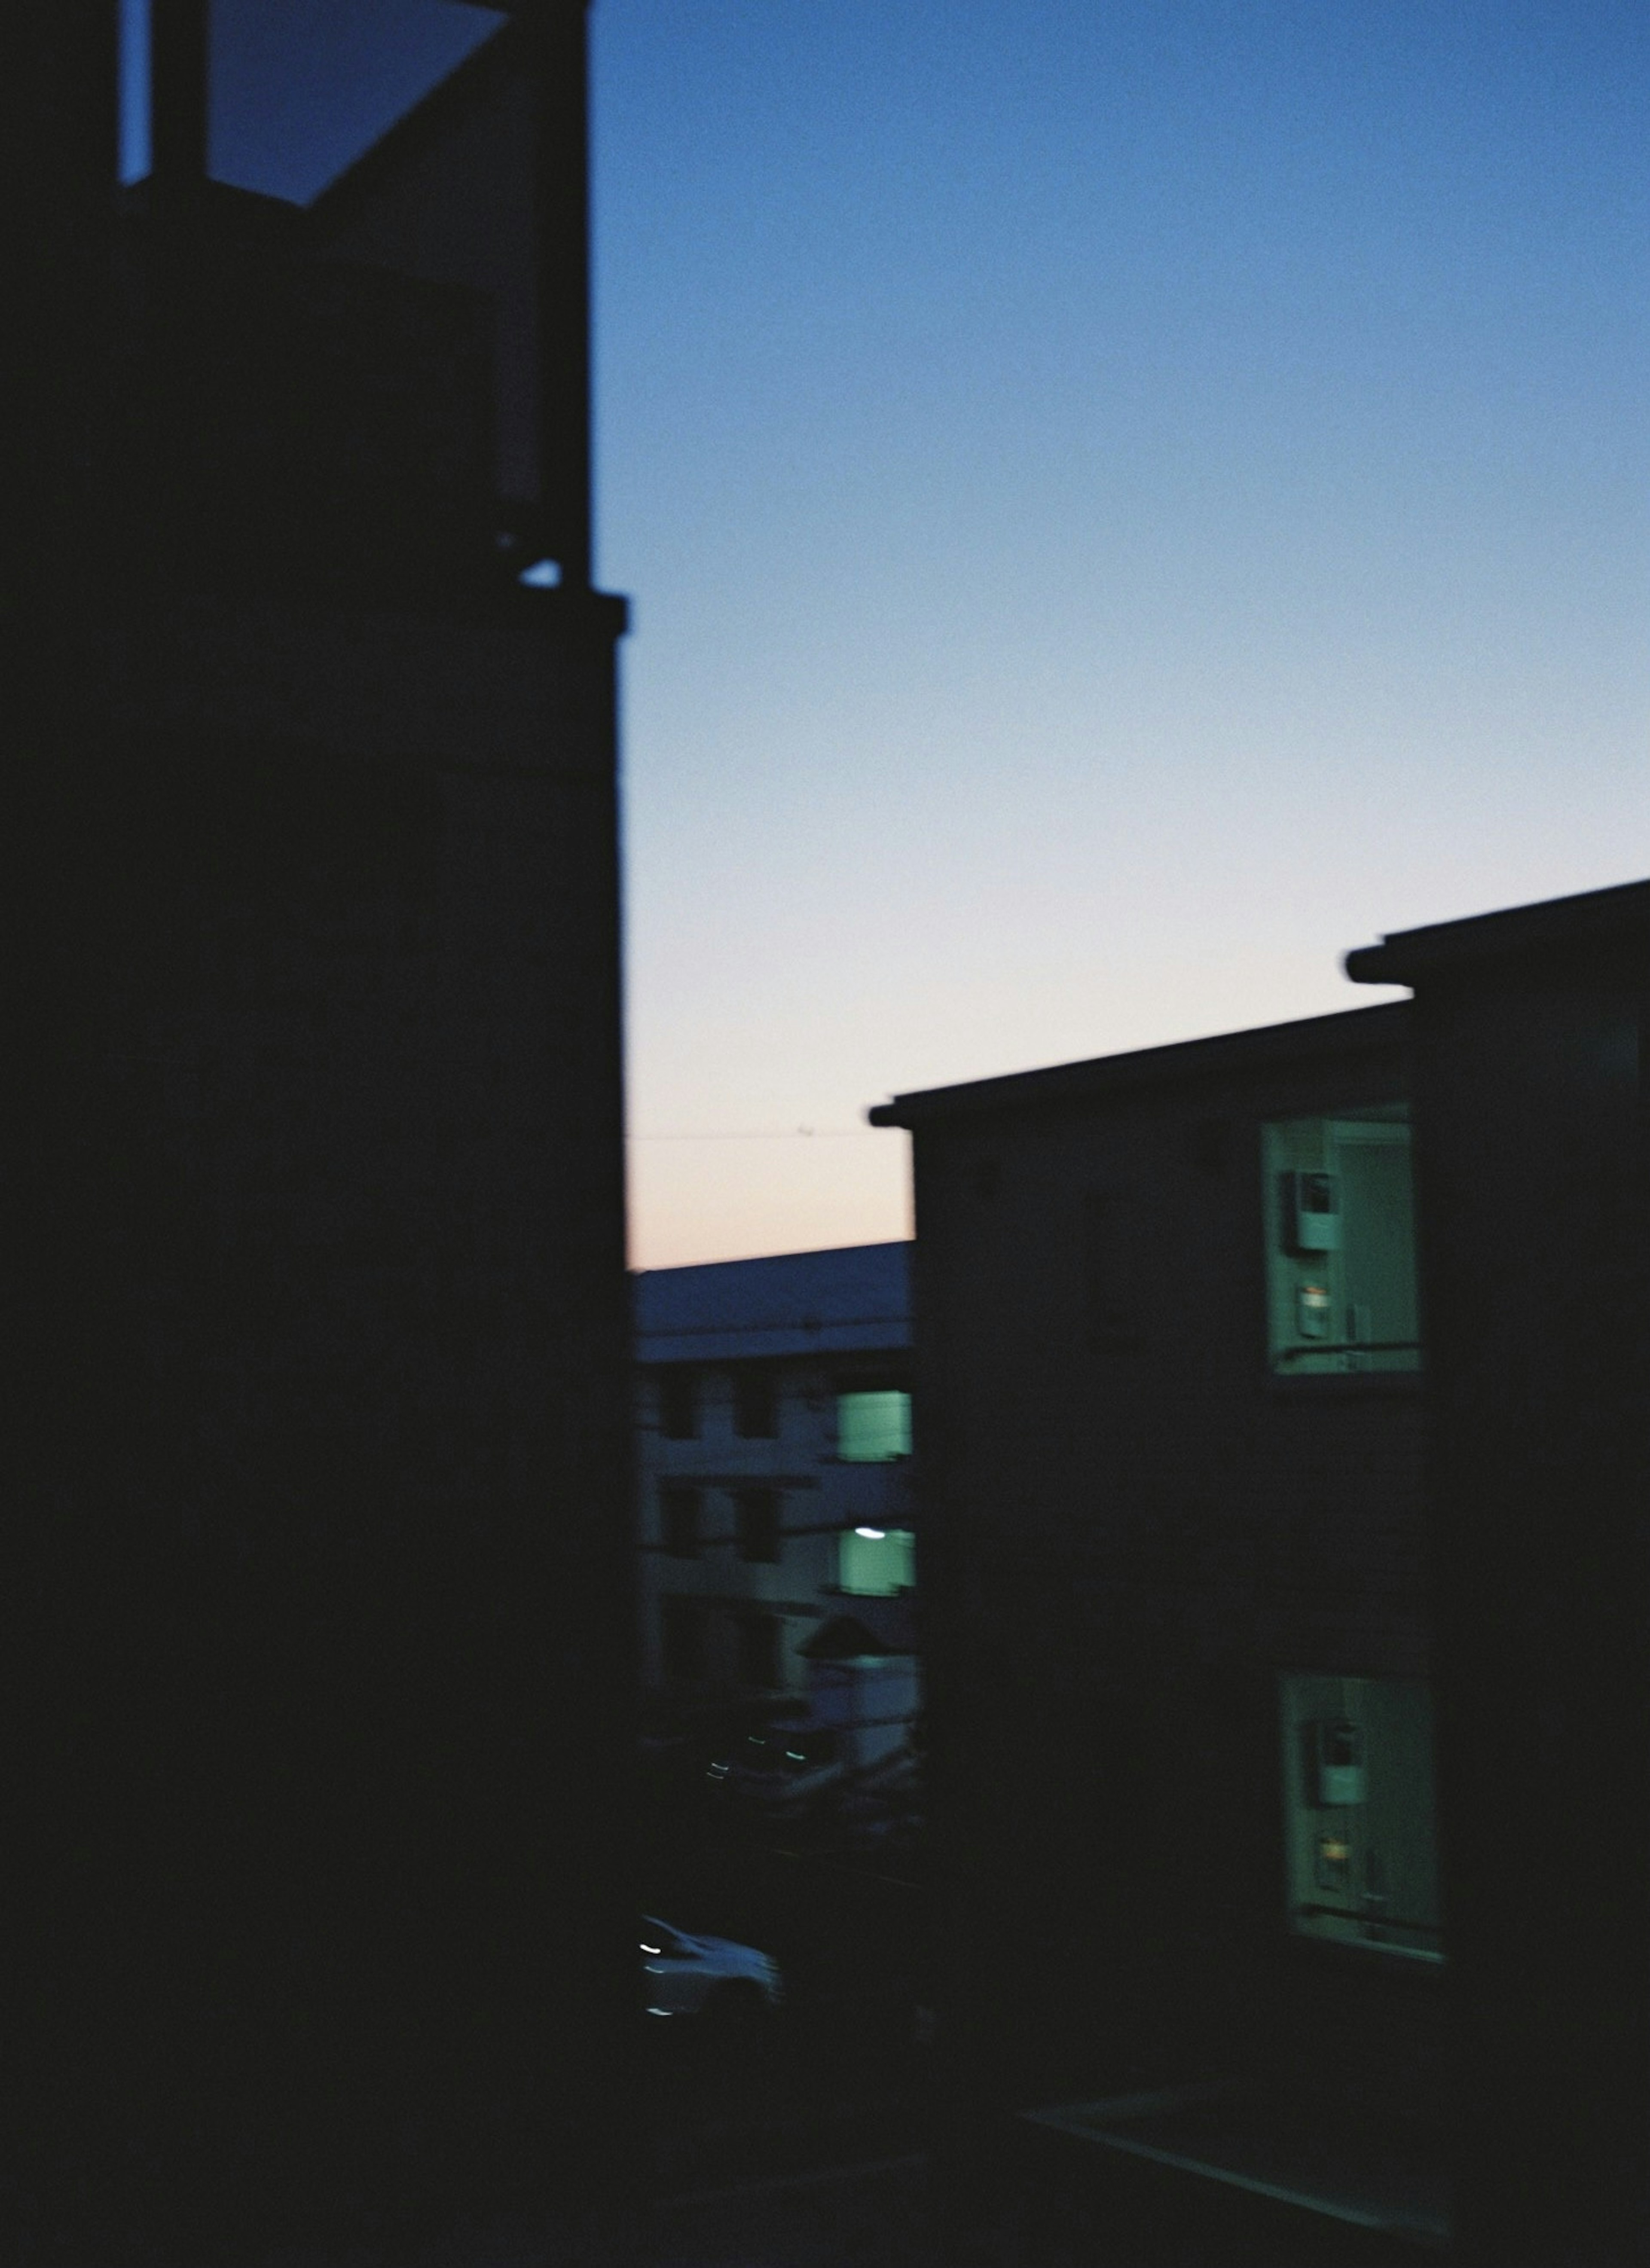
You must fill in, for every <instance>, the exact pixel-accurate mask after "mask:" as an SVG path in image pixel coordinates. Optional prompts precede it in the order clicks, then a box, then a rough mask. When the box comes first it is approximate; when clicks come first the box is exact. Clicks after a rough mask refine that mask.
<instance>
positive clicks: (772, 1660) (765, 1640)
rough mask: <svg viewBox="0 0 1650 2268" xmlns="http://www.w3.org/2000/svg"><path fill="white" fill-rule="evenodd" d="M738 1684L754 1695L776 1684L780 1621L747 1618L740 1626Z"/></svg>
mask: <svg viewBox="0 0 1650 2268" xmlns="http://www.w3.org/2000/svg"><path fill="white" fill-rule="evenodd" d="M739 1682H740V1684H741V1685H744V1686H748V1687H750V1688H751V1689H752V1690H755V1691H757V1692H762V1693H767V1692H771V1691H772V1690H774V1688H775V1687H776V1686H777V1684H778V1683H779V1617H778V1616H777V1615H747V1616H744V1617H743V1618H742V1619H741V1621H740V1625H739Z"/></svg>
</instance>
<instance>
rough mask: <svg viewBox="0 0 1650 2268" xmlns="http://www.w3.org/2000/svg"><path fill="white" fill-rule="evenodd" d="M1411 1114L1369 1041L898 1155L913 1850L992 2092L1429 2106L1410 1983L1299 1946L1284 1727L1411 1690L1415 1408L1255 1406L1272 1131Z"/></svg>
mask: <svg viewBox="0 0 1650 2268" xmlns="http://www.w3.org/2000/svg"><path fill="white" fill-rule="evenodd" d="M1353 1030H1354V1031H1355V1030H1356V1027H1353ZM1406 1085H1407V1068H1406V1064H1405V1061H1404V1057H1403V1048H1402V1044H1401V1042H1398V1041H1396V1039H1395V1037H1394V1035H1393V1034H1392V1032H1391V1031H1390V1030H1389V1031H1388V1032H1387V1034H1386V1035H1385V1036H1384V1039H1383V1042H1382V1043H1381V1045H1380V1046H1379V1047H1375V1046H1373V1045H1372V1044H1371V1042H1370V1039H1369V1035H1363V1036H1362V1038H1361V1040H1360V1041H1359V1042H1356V1043H1354V1042H1353V1041H1352V1038H1351V1037H1349V1038H1348V1039H1347V1040H1346V1041H1345V1042H1343V1044H1342V1047H1341V1048H1340V1049H1338V1050H1337V1049H1336V1048H1335V1047H1334V1046H1333V1045H1332V1044H1326V1045H1323V1046H1322V1049H1321V1052H1320V1055H1319V1057H1318V1058H1317V1059H1316V1060H1313V1059H1311V1058H1309V1057H1308V1058H1307V1060H1305V1061H1303V1062H1301V1063H1300V1064H1294V1065H1286V1066H1284V1067H1281V1068H1280V1067H1278V1066H1277V1065H1276V1064H1274V1065H1271V1066H1270V1067H1266V1068H1263V1069H1258V1070H1256V1071H1254V1072H1252V1073H1250V1074H1248V1075H1245V1074H1244V1073H1243V1072H1241V1071H1230V1072H1227V1073H1225V1074H1223V1075H1221V1076H1220V1077H1219V1078H1212V1077H1206V1078H1204V1079H1193V1078H1190V1077H1183V1078H1182V1079H1178V1080H1176V1081H1174V1082H1169V1081H1165V1082H1164V1083H1162V1084H1161V1085H1160V1086H1157V1087H1155V1088H1153V1087H1150V1086H1146V1087H1143V1088H1141V1089H1138V1090H1137V1091H1135V1092H1134V1093H1132V1094H1123V1095H1118V1096H1115V1097H1113V1098H1112V1099H1109V1100H1096V1101H1094V1102H1092V1103H1090V1104H1087V1105H1084V1104H1083V1103H1081V1102H1079V1101H1072V1102H1071V1103H1070V1104H1068V1105H1066V1106H1064V1108H1059V1109H1055V1108H1044V1109H1042V1110H1036V1111H1033V1110H1029V1109H1028V1110H1026V1111H1024V1112H1023V1113H1021V1114H1020V1115H1015V1114H1013V1113H1012V1112H1009V1111H1006V1110H1005V1111H1004V1112H1003V1113H1002V1114H1001V1115H1000V1116H997V1117H995V1118H993V1119H982V1118H974V1119H972V1120H970V1119H969V1118H967V1117H965V1116H963V1115H962V1114H961V1113H959V1114H958V1115H957V1116H956V1117H955V1118H954V1120H953V1121H951V1122H949V1123H944V1122H941V1123H933V1124H932V1125H929V1124H922V1123H919V1125H918V1128H917V1134H916V1151H917V1218H918V1236H917V1248H916V1249H917V1335H916V1342H917V1365H918V1369H917V1399H916V1409H915V1419H916V1433H917V1457H918V1460H919V1471H920V1473H921V1476H922V1484H923V1488H924V1511H923V1521H924V1525H923V1530H922V1543H921V1555H922V1557H921V1571H920V1572H921V1580H922V1582H923V1586H924V1596H925V1598H926V1600H927V1602H928V1624H929V1633H930V1646H931V1674H932V1688H931V1690H932V1727H933V1740H932V1754H933V1765H934V1771H935V1777H936V1786H937V1793H936V1815H937V1819H938V1830H939V1835H940V1837H941V1839H942V1845H943V1851H942V1855H941V1856H940V1859H939V1865H940V1872H941V1877H942V1879H944V1880H945V1881H947V1883H948V1884H950V1885H951V1889H950V1892H949V1905H950V1918H949V1925H948V1927H949V1938H950V1952H949V1961H950V1980H951V1992H952V2002H953V2005H954V2007H956V2008H957V2009H958V2011H959V2012H960V2024H959V2027H958V2028H957V2030H956V2032H955V2034H954V2036H955V2037H958V2038H960V2039H961V2043H962V2046H961V2062H962V2064H963V2065H965V2066H967V2073H971V2074H972V2083H976V2084H977V2085H978V2087H979V2088H982V2089H983V2090H984V2091H985V2092H988V2093H989V2092H990V2091H991V2090H992V2089H996V2090H998V2092H999V2093H1000V2094H1002V2095H1005V2096H1006V2097H1008V2098H1009V2099H1013V2100H1018V2101H1019V2102H1022V2103H1023V2102H1031V2101H1034V2100H1036V2099H1039V2098H1041V2099H1043V2100H1048V2099H1053V2098H1056V2097H1057V2096H1059V2095H1061V2094H1063V2093H1064V2094H1071V2093H1079V2092H1082V2091H1087V2092H1089V2093H1093V2094H1099V2093H1102V2092H1105V2091H1107V2090H1108V2089H1109V2088H1116V2089H1119V2090H1126V2089H1128V2088H1131V2087H1135V2086H1138V2085H1140V2084H1145V2083H1150V2082H1152V2081H1153V2080H1157V2081H1160V2082H1173V2081H1178V2080H1184V2079H1186V2078H1188V2077H1189V2076H1192V2075H1195V2074H1196V2073H1197V2072H1198V2071H1200V2070H1205V2069H1208V2070H1218V2071H1234V2070H1235V2071H1239V2072H1241V2071H1243V2070H1245V2069H1250V2070H1254V2071H1256V2072H1260V2073H1272V2074H1274V2075H1277V2076H1279V2077H1283V2078H1286V2079H1291V2080H1293V2081H1294V2082H1295V2083H1306V2084H1308V2085H1314V2086H1315V2085H1317V2084H1319V2083H1320V2081H1321V2080H1322V2078H1323V2077H1324V2075H1325V2074H1326V2073H1327V2077H1328V2080H1329V2083H1330V2084H1332V2085H1335V2086H1337V2087H1340V2088H1343V2089H1344V2091H1345V2092H1347V2093H1349V2094H1352V2095H1357V2094H1358V2093H1359V2090H1360V2089H1362V2090H1363V2091H1364V2092H1365V2093H1366V2094H1367V2095H1368V2096H1369V2097H1370V2098H1371V2099H1372V2100H1375V2101H1381V2100H1385V2101H1387V2102H1390V2101H1391V2100H1392V2099H1393V2098H1394V2097H1395V2096H1396V2095H1400V2094H1405V2093H1407V2095H1408V2096H1409V2097H1410V2098H1411V2101H1412V2102H1421V2103H1424V2102H1425V2099H1426V2098H1427V2096H1428V2095H1429V2092H1430V2094H1431V2095H1432V2096H1433V2101H1434V2107H1435V2108H1436V2096H1437V2093H1438V2089H1439V2073H1438V2070H1437V2057H1438V2049H1437V2013H1438V2012H1437V2007H1436V2003H1437V1998H1438V1995H1437V1990H1436V1987H1437V1977H1436V1975H1435V1974H1433V1973H1430V1972H1429V1973H1427V1974H1425V1975H1423V1976H1420V1977H1418V1976H1417V1975H1416V1974H1415V1973H1414V1971H1413V1970H1411V1969H1408V1968H1406V1969H1405V1971H1404V1973H1403V1975H1402V1976H1399V1975H1398V1974H1397V1973H1396V1969H1389V1970H1386V1971H1384V1972H1383V1971H1382V1970H1381V1968H1380V1965H1379V1963H1378V1962H1377V1963H1376V1964H1375V1965H1374V1967H1373V1968H1372V1966H1371V1965H1370V1962H1369V1960H1368V1957H1367V1956H1359V1955H1352V1956H1350V1957H1349V1956H1348V1955H1347V1954H1346V1953H1345V1952H1344V1950H1341V1949H1338V1948H1326V1947H1324V1946H1322V1945H1316V1944H1309V1943H1307V1942H1305V1941H1303V1940H1300V1939H1298V1938H1293V1937H1292V1936H1291V1935H1290V1934H1289V1933H1288V1931H1287V1928H1286V1926H1285V1859H1284V1842H1283V1828H1282V1818H1281V1792H1280V1756H1279V1747H1280V1743H1279V1732H1278V1673H1279V1672H1281V1671H1284V1670H1298V1671H1337V1672H1340V1673H1342V1674H1345V1675H1392V1676H1417V1675H1425V1669H1426V1655H1427V1647H1426V1638H1425V1630H1426V1608H1425V1565H1424V1554H1423V1529H1422V1494H1421V1470H1420V1461H1421V1447H1422V1436H1421V1425H1422V1409H1421V1387H1420V1382H1419V1381H1418V1379H1416V1378H1414V1377H1412V1376H1411V1377H1405V1376H1402V1375H1398V1376H1393V1375H1388V1376H1369V1375H1363V1376H1352V1375H1346V1376H1337V1377H1322V1378H1316V1379H1309V1380H1299V1381H1296V1380H1287V1381H1282V1380H1278V1379H1275V1378H1273V1377H1271V1376H1270V1375H1269V1374H1268V1372H1267V1366H1266V1322H1265V1314H1266V1309H1265V1289H1264V1267H1265V1259H1264V1252H1265V1240H1264V1233H1263V1225H1262V1161H1261V1128H1262V1126H1263V1123H1265V1122H1266V1121H1267V1120H1269V1119H1272V1118H1280V1117H1287V1116H1297V1115H1304V1114H1308V1113H1313V1112H1321V1111H1325V1110H1332V1109H1334V1108H1337V1106H1338V1107H1344V1106H1346V1105H1349V1104H1363V1103H1370V1102H1375V1101H1381V1100H1383V1099H1386V1098H1389V1097H1401V1096H1402V1095H1403V1093H1404V1092H1405V1088H1406ZM1350 2040H1355V2041H1356V2050H1355V2051H1349V2048H1348V2044H1347V2043H1348V2041H1350ZM965 2075H966V2074H965ZM960 2083H961V2081H960Z"/></svg>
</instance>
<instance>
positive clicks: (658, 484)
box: [593, 0, 1650, 1264]
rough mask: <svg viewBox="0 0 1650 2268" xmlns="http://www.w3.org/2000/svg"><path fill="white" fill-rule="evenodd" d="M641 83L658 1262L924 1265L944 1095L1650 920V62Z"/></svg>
mask: <svg viewBox="0 0 1650 2268" xmlns="http://www.w3.org/2000/svg"><path fill="white" fill-rule="evenodd" d="M593 29H594V34H595V55H596V86H597V95H598V99H597V112H596V116H597V128H598V141H597V170H596V180H597V188H598V207H597V210H598V241H599V252H600V258H599V267H598V279H599V289H598V325H599V328H598V340H599V358H600V392H599V398H600V460H599V461H600V526H601V560H602V566H603V572H604V575H605V577H606V578H607V579H608V581H609V582H610V583H611V584H613V585H615V586H616V587H619V588H622V589H625V590H628V591H630V592H631V593H633V594H634V596H635V600H636V606H637V635H636V637H635V639H634V641H633V644H632V646H631V649H630V652H629V653H628V655H627V657H626V686H627V726H626V748H627V777H628V799H627V810H628V828H629V841H630V939H631V953H630V998H631V1056H632V1065H633V1069H632V1120H633V1125H634V1128H635V1130H636V1132H637V1136H638V1137H640V1139H638V1140H637V1143H636V1144H635V1145H634V1182H633V1187H634V1192H635V1234H636V1244H637V1257H638V1258H639V1259H640V1260H641V1261H642V1262H643V1263H646V1264H660V1263H668V1262H675V1261H682V1260H690V1259H710V1258H721V1257H727V1256H733V1255H736V1254H738V1253H740V1252H746V1251H751V1252H755V1251H761V1250H770V1249H780V1248H784V1247H785V1246H787V1245H791V1244H798V1245H801V1244H807V1243H821V1244H825V1243H836V1242H851V1241H858V1240H859V1239H861V1238H868V1237H873V1236H877V1235H885V1234H886V1235H894V1234H899V1233H902V1232H903V1230H904V1228H905V1226H906V1219H907V1216H906V1211H905V1197H904V1175H905V1161H904V1159H903V1156H902V1150H903V1143H902V1138H900V1137H898V1136H897V1135H880V1136H879V1135H872V1136H869V1137H865V1138H847V1130H851V1129H854V1128H855V1127H856V1125H857V1123H859V1119H858V1114H859V1113H860V1111H861V1110H862V1108H863V1107H864V1106H865V1105H866V1103H868V1102H870V1101H874V1100H876V1099H878V1098H879V1097H880V1096H881V1095H882V1094H886V1093H888V1092H889V1091H892V1090H897V1089H901V1088H909V1087H913V1086H924V1085H931V1084H934V1083H938V1082H940V1081H944V1080H950V1079H967V1078H972V1077H976V1076H984V1075H988V1074H991V1073H994V1072H998V1071H1010V1070H1016V1069H1020V1068H1024V1067H1026V1066H1028V1065H1030V1064H1035V1063H1041V1062H1053V1061H1060V1060H1063V1059H1067V1058H1070V1057H1079V1056H1086V1055H1094V1054H1101V1053H1105V1052H1107V1051H1109V1050H1111V1049H1118V1048H1127V1047H1134V1046H1143V1045H1150V1044H1153V1043H1154V1042H1160V1041H1166V1040H1172V1039H1179V1038H1184V1037H1190V1036H1193V1035H1197V1034H1200V1033H1204V1032H1210V1031H1216V1030H1220V1029H1225V1028H1230V1027H1238V1026H1243V1025H1248V1024H1255V1023H1263V1022H1268V1021H1271V1020H1275V1019H1279V1018H1284V1017H1288V1016H1292V1015H1297V1014H1307V1013H1318V1012H1321V1011H1322V1010H1324V1009H1328V1008H1333V1007H1337V1006H1353V1005H1364V1004H1366V1003H1367V1002H1369V1001H1371V1000H1373V999H1374V998H1381V997H1384V996H1382V995H1380V994H1376V993H1371V992H1369V991H1367V990H1363V989H1354V988H1352V987H1350V986H1349V985H1348V984H1347V983H1345V981H1344V977H1343V976H1341V974H1340V970H1339V955H1340V954H1341V953H1342V951H1343V950H1344V949H1345V948H1346V947H1347V946H1352V945H1354V944H1357V943H1359V942H1362V941H1364V940H1366V939H1370V938H1373V937H1374V936H1375V935H1377V934H1379V933H1380V932H1381V931H1383V930H1389V929H1395V928H1401V927H1404V926H1407V925H1409V924H1412V923H1415V922H1420V921H1426V920H1433V919H1442V918H1447V917H1450V916H1452V915H1457V914H1465V913H1470V912H1475V911H1478V910H1482V909H1485V908H1487V907H1490V906H1493V905H1499V904H1508V903H1514V902H1521V901H1525V900H1528V899H1531V898H1538V897H1544V896H1551V895H1559V894H1561V893H1564V892H1566V891H1570V890H1577V889H1586V888H1590V887H1599V886H1602V885H1603V884H1606V883H1610V882H1616V881H1620V880H1627V879H1630V878H1632V876H1634V875H1637V874H1639V873H1642V872H1644V871H1645V869H1646V863H1647V861H1646V840H1647V835H1650V770H1647V769H1646V753H1647V751H1646V659H1650V656H1647V655H1646V628H1647V626H1650V603H1647V602H1650V578H1647V576H1646V567H1647V565H1650V543H1647V541H1646V527H1647V522H1646V503H1647V502H1650V496H1647V493H1646V491H1647V490H1650V480H1647V478H1646V475H1647V474H1650V450H1647V449H1646V433H1645V416H1644V406H1645V391H1646V389H1645V379H1646V370H1645V362H1646V353H1645V349H1646V290H1645V286H1646V219H1647V218H1650V166H1646V148H1645V137H1644V133H1643V122H1644V118H1645V115H1646V92H1647V91H1650V87H1647V82H1650V18H1646V15H1645V13H1644V11H1642V10H1641V9H1639V8H1637V7H1633V8H1628V7H1625V6H1616V5H1611V4H1599V0H1566V4H1563V5H1545V4H1542V5H1530V4H1520V0H1499V4H1496V5H1484V4H1472V0H1465V4H1458V5H1454V6H1451V7H1450V8H1447V9H1440V8H1438V7H1436V6H1434V5H1426V4H1408V0H1404V4H1387V5H1381V4H1369V0H1360V4H1359V6H1357V7H1355V8H1354V7H1348V6H1347V5H1345V4H1344V0H1294V4H1268V0H1241V4H1218V0H1150V4H1143V0H1117V4H1102V0H1084V4H1078V0H970V5H969V7H968V8H967V9H966V10H962V9H960V8H958V7H957V6H956V5H955V4H954V0H944V4H941V0H901V4H900V5H899V6H897V7H895V6H891V5H888V4H886V0H885V4H878V5H872V4H870V0H807V4H802V0H601V4H600V6H599V7H598V9H597V11H596V12H595V17H594V20H593ZM802 1125H809V1126H813V1127H814V1128H815V1129H826V1128H829V1129H832V1130H843V1138H836V1136H833V1138H830V1139H829V1140H827V1139H825V1138H822V1137H821V1135H820V1134H818V1133H816V1134H815V1136H814V1137H813V1138H807V1137H801V1136H793V1137H792V1138H789V1139H783V1138H773V1139H768V1140H762V1141H749V1142H730V1141H726V1140H717V1141H704V1142H701V1143H693V1142H684V1141H679V1140H671V1141H662V1140H658V1139H655V1137H657V1136H659V1135H663V1134H672V1135H678V1134H681V1133H684V1132H689V1131H703V1132H706V1133H715V1134H719V1135H726V1134H728V1133H733V1132H742V1131H745V1130H751V1131H753V1132H754V1131H755V1130H764V1131H766V1132H769V1133H770V1134H773V1135H775V1136H777V1135H778V1133H779V1130H782V1129H784V1128H787V1127H797V1126H802Z"/></svg>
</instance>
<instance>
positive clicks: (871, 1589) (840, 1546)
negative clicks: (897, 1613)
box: [836, 1528, 916, 1599]
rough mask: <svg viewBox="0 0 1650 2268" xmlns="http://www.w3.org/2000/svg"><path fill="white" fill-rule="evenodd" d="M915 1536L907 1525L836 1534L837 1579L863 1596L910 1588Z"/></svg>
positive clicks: (888, 1594) (889, 1594)
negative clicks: (880, 1532)
mask: <svg viewBox="0 0 1650 2268" xmlns="http://www.w3.org/2000/svg"><path fill="white" fill-rule="evenodd" d="M915 1543H916V1539H915V1537H914V1536H913V1535H912V1534H911V1531H910V1528H888V1529H886V1530H885V1531H884V1532H883V1533H882V1534H880V1535H873V1534H869V1533H863V1534H862V1533H861V1532H859V1531H858V1529H856V1530H853V1531H852V1532H851V1533H850V1534H849V1535H843V1536H839V1537H838V1538H837V1548H836V1565H837V1579H836V1580H837V1582H838V1584H839V1586H840V1587H841V1588H842V1589H843V1590H844V1591H849V1592H852V1593H854V1594H856V1595H857V1596H858V1597H859V1598H862V1599H886V1598H890V1597H892V1596H893V1594H895V1592H896V1591H909V1590H910V1587H911V1585H912V1581H913V1577H914V1564H915V1559H916V1550H915Z"/></svg>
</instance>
